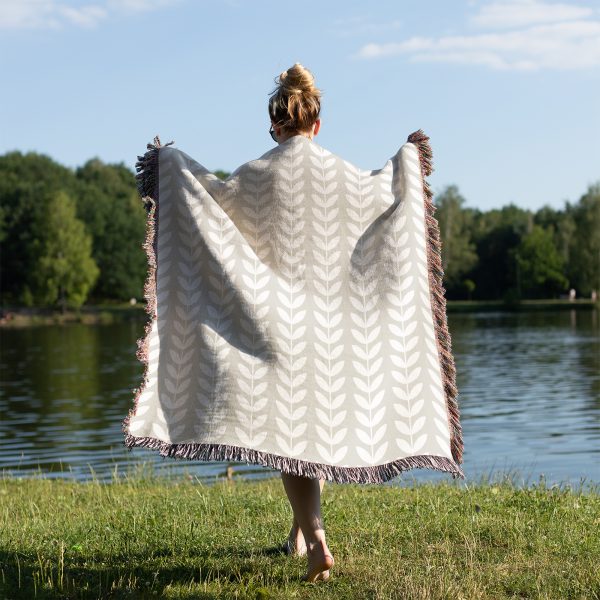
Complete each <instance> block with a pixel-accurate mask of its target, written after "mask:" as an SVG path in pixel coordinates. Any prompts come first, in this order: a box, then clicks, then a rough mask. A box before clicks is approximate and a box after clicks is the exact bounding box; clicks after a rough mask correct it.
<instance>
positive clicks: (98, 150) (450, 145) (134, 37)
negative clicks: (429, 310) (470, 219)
mask: <svg viewBox="0 0 600 600" xmlns="http://www.w3.org/2000/svg"><path fill="white" fill-rule="evenodd" d="M295 62H300V63H301V64H303V65H304V66H305V67H307V68H308V69H310V70H311V71H312V72H313V74H314V75H315V83H316V85H317V87H319V88H320V89H321V91H322V94H323V96H322V109H321V120H322V124H321V131H320V132H319V134H318V136H317V137H316V138H315V141H316V142H318V143H319V144H320V145H321V146H323V147H325V148H327V149H328V150H330V151H331V152H334V153H336V154H338V155H340V156H342V157H343V158H344V159H346V160H348V161H350V162H352V163H354V164H355V165H357V166H359V167H361V168H363V169H378V168H381V167H382V166H383V165H384V164H385V162H386V161H387V160H388V159H389V158H390V157H391V156H393V155H394V154H395V153H396V152H397V150H398V149H399V148H400V147H401V146H402V145H403V144H404V143H406V140H407V137H408V135H409V134H410V133H412V132H414V131H416V130H418V129H422V130H423V131H424V132H425V133H426V134H427V135H428V136H429V138H430V145H431V148H432V152H433V166H434V171H433V173H432V174H431V175H430V176H429V178H428V181H429V184H430V185H431V188H432V191H433V192H434V194H438V193H441V192H442V191H443V190H444V189H445V188H446V186H448V185H455V186H457V187H458V190H459V193H460V194H461V195H462V196H463V197H464V198H465V204H464V206H465V207H473V208H478V209H481V210H489V209H491V208H501V207H502V206H506V205H507V204H509V203H514V204H517V205H518V206H521V207H523V208H529V209H532V210H537V209H538V208H540V207H541V206H543V205H549V206H551V207H553V208H556V209H561V208H564V203H565V202H566V201H569V202H571V203H574V202H577V201H578V200H579V198H580V197H581V195H582V194H584V193H585V192H586V190H587V189H588V187H589V185H591V184H593V183H597V182H600V3H599V2H598V1H597V0H578V1H562V2H558V1H552V0H491V1H485V0H381V1H377V0H373V1H371V2H368V3H367V2H365V1H362V2H358V1H354V0H344V1H341V0H329V1H323V0H321V1H319V2H317V1H314V0H304V1H303V2H302V3H299V2H281V1H280V2H274V1H271V0H253V1H250V0H90V1H80V2H76V1H67V0H0V75H1V79H0V86H1V87H0V154H4V153H5V152H8V151H12V150H19V151H21V152H28V151H35V152H39V153H43V154H46V155H48V156H50V157H52V158H53V159H54V160H56V161H58V162H59V163H61V164H63V165H66V166H69V167H72V168H75V167H77V166H80V165H83V164H84V163H85V162H86V161H87V160H89V159H90V158H94V157H97V158H100V159H101V160H103V161H104V162H106V163H120V162H123V163H124V164H125V165H127V166H128V167H130V168H131V169H132V170H133V169H134V165H135V161H136V158H137V156H138V155H140V154H143V153H144V152H145V150H146V144H147V143H148V142H151V141H152V140H153V138H154V136H155V135H159V136H160V139H161V142H162V143H163V144H164V143H166V142H169V141H171V140H173V141H174V142H175V146H176V147H178V148H179V149H181V150H183V151H184V152H186V153H187V154H189V155H190V156H192V157H193V158H194V159H195V160H197V161H198V162H199V163H201V164H202V165H204V166H205V167H207V168H208V169H211V170H216V169H223V170H226V171H233V170H234V169H235V168H237V167H238V166H239V165H241V164H243V163H245V162H247V161H249V160H253V159H255V158H258V157H259V156H261V155H262V154H263V153H265V152H266V151H267V150H269V149H270V148H272V147H273V144H274V142H273V141H272V140H271V138H270V136H269V134H268V129H269V125H270V122H269V118H268V112H267V102H268V98H269V93H270V92H271V91H272V90H273V88H274V87H275V78H276V77H277V75H279V73H281V72H282V71H284V70H286V69H287V68H288V67H290V66H292V65H293V64H294V63H295Z"/></svg>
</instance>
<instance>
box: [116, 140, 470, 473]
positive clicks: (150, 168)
mask: <svg viewBox="0 0 600 600" xmlns="http://www.w3.org/2000/svg"><path fill="white" fill-rule="evenodd" d="M172 143H173V142H169V143H168V144H165V146H168V145H170V144H172ZM161 147H162V146H161V143H160V139H159V137H158V136H156V137H155V138H154V143H153V144H148V145H147V148H148V151H147V152H146V153H145V154H144V156H138V162H137V163H136V169H137V170H138V171H139V174H138V175H136V179H137V180H138V182H137V187H138V191H139V193H140V196H141V198H142V201H143V202H144V206H145V207H146V210H147V213H148V218H147V221H146V240H145V242H144V245H143V246H144V248H145V250H146V256H147V259H148V275H147V278H146V282H145V284H144V298H145V299H146V312H147V313H148V314H149V315H151V319H150V320H149V321H148V322H147V323H146V325H145V330H144V336H143V337H142V338H140V339H139V340H138V341H137V345H138V350H137V352H136V357H137V358H138V359H139V360H140V361H141V362H142V363H144V365H145V369H144V376H143V382H142V385H141V386H140V387H139V388H137V389H134V390H133V392H134V394H135V398H134V407H133V408H132V409H131V410H130V411H129V414H128V415H127V417H125V419H124V420H123V433H124V434H125V446H126V447H127V448H128V449H129V450H130V451H131V450H132V449H133V448H134V447H143V448H149V449H151V450H158V451H159V452H160V454H161V456H163V458H166V457H170V458H184V459H188V460H198V461H217V462H221V461H233V462H246V463H248V464H258V465H262V466H265V467H270V468H272V469H277V470H279V471H282V472H284V473H291V474H293V475H300V476H303V477H309V478H319V479H326V480H327V481H333V482H336V483H384V482H386V481H389V480H390V479H393V478H394V477H396V476H397V475H399V474H400V473H401V472H403V471H406V470H408V469H414V468H429V469H436V470H438V471H445V472H448V473H451V474H452V477H453V478H454V479H456V478H458V477H461V478H463V479H464V478H465V476H464V474H463V472H462V470H461V468H460V467H459V466H458V464H457V463H456V462H455V461H454V460H452V459H451V458H447V457H445V456H428V455H419V456H408V457H406V458H399V459H397V460H394V461H392V462H389V463H385V464H383V465H374V466H372V467H339V466H335V465H326V464H321V463H315V462H309V461H305V460H301V459H297V458H290V457H284V456H280V455H277V454H271V453H269V452H261V451H259V450H254V449H252V448H242V447H239V446H230V445H227V444H210V443H194V442H189V443H182V444H172V443H169V442H163V441H162V440H159V439H157V438H153V437H136V436H134V435H132V434H131V433H129V422H130V419H131V417H133V416H134V415H135V413H136V410H137V405H138V401H139V397H140V395H141V394H142V392H143V390H144V387H145V385H146V381H147V374H148V337H149V334H150V330H151V329H152V324H153V322H154V321H155V320H156V318H157V313H156V268H157V262H156V256H157V247H156V237H157V236H156V232H158V212H157V209H158V181H159V179H158V178H159V174H158V164H159V163H158V153H159V149H160V148H161Z"/></svg>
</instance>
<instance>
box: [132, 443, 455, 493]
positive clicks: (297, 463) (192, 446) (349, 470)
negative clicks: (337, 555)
mask: <svg viewBox="0 0 600 600" xmlns="http://www.w3.org/2000/svg"><path fill="white" fill-rule="evenodd" d="M125 444H126V445H127V446H128V447H129V449H131V448H132V447H134V446H140V447H144V448H150V449H152V450H158V451H159V453H160V454H161V456H163V457H164V458H167V457H169V458H185V459H188V460H200V461H219V462H220V461H233V462H245V463H247V464H259V465H263V466H265V467H270V468H272V469H277V470H278V471H283V472H284V473H291V474H292V475H300V476H302V477H309V478H311V479H314V478H319V479H326V480H327V481H333V482H335V483H384V482H386V481H389V480H390V479H393V478H394V477H397V476H398V475H399V474H400V473H402V472H403V471H407V470H408V469H415V468H421V469H424V468H427V469H437V470H438V471H445V472H448V473H452V475H453V478H454V479H456V478H457V476H459V475H460V476H461V477H463V478H464V475H463V474H462V471H461V469H460V467H458V466H457V465H456V463H455V461H453V460H452V459H451V458H448V457H446V456H429V455H425V454H422V455H418V456H407V457H406V458H399V459H398V460H394V461H392V462H389V463H386V464H383V465H374V466H372V467H339V466H336V465H326V464H321V463H315V462H310V461H306V460H302V459H299V458H291V457H285V456H280V455H278V454H271V453H270V452H262V451H260V450H254V449H252V448H241V447H239V446H230V445H228V444H208V443H193V442H189V443H182V444H171V443H169V442H163V441H161V440H158V439H156V438H153V437H135V436H133V435H127V436H126V439H125Z"/></svg>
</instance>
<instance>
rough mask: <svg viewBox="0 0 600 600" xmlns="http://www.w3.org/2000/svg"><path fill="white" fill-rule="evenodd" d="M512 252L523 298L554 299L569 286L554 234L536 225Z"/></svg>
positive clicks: (519, 289)
mask: <svg viewBox="0 0 600 600" xmlns="http://www.w3.org/2000/svg"><path fill="white" fill-rule="evenodd" d="M512 253H513V254H514V257H515V259H516V262H517V265H518V268H519V270H518V291H519V293H520V295H522V296H526V297H529V298H534V297H548V296H551V297H553V296H554V295H555V294H556V292H560V291H564V290H565V288H566V287H567V286H568V285H569V281H568V280H567V278H566V277H565V276H564V274H563V269H564V262H563V259H562V257H561V255H560V254H559V253H558V250H557V249H556V246H555V245H554V240H553V236H552V232H551V231H548V230H546V229H544V228H543V227H541V226H540V225H534V226H533V227H532V229H531V231H530V232H529V233H527V234H526V235H525V236H524V237H523V239H522V240H521V242H520V244H519V245H518V246H517V248H515V249H514V250H512Z"/></svg>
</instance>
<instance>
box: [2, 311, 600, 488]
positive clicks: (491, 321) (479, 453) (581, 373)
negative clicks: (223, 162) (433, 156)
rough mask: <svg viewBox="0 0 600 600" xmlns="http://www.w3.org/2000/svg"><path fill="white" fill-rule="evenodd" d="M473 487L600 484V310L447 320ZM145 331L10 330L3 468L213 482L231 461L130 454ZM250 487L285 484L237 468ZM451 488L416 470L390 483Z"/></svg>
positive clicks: (121, 327) (139, 326) (136, 325)
mask: <svg viewBox="0 0 600 600" xmlns="http://www.w3.org/2000/svg"><path fill="white" fill-rule="evenodd" d="M449 329H450V333H451V335H452V348H453V352H454V356H455V360H456V368H457V385H458V389H459V397H458V402H459V407H460V411H461V422H462V426H463V437H464V441H465V452H464V460H465V462H464V465H463V469H464V472H465V474H466V476H467V480H466V482H468V481H469V480H474V479H477V478H478V477H479V476H481V475H483V474H486V475H493V474H494V472H496V471H497V470H501V471H507V470H516V471H518V472H519V473H520V476H521V478H522V480H523V483H526V482H527V481H530V482H533V481H537V480H538V478H539V476H540V474H541V473H543V474H544V476H545V478H546V480H547V481H548V482H552V483H570V484H572V485H577V484H578V483H580V481H581V480H582V479H584V480H587V481H596V482H600V466H599V464H600V463H599V460H600V335H599V319H598V311H596V310H578V311H576V310H571V311H552V312H550V311H547V312H546V311H544V312H529V313H503V312H497V313H489V312H486V313H450V314H449ZM142 333H143V323H142V322H141V321H138V322H135V321H131V322H127V323H121V324H116V325H98V326H89V325H80V324H73V325H66V326H43V327H29V328H22V329H5V330H3V331H2V353H1V357H0V381H1V385H0V414H1V420H0V436H1V438H0V468H2V469H4V470H5V471H6V472H7V473H8V474H11V475H19V476H26V475H32V474H33V473H36V472H38V473H39V472H41V473H43V474H44V476H47V477H73V478H77V479H80V480H87V479H90V478H91V477H93V476H95V477H98V478H99V479H101V480H108V479H110V478H111V477H113V476H115V474H126V473H127V472H132V471H133V470H134V469H136V468H139V466H140V464H141V463H142V462H144V461H149V464H150V465H151V466H152V467H153V471H154V472H159V473H161V474H169V475H173V476H177V475H179V474H181V473H182V472H188V473H189V474H190V475H193V476H197V477H199V478H200V479H203V480H206V481H209V480H211V479H213V478H214V476H215V475H217V474H222V473H223V472H224V471H225V467H226V464H225V463H205V462H200V461H188V460H175V459H165V458H163V457H161V456H160V455H159V454H158V453H157V452H153V451H150V450H147V449H143V448H136V449H134V450H133V451H132V452H129V451H128V450H127V449H126V448H125V446H124V445H123V435H122V432H121V423H122V420H123V418H124V417H125V415H126V414H127V412H128V410H129V408H130V407H131V406H132V402H133V393H134V389H135V388H136V387H137V386H138V385H139V384H140V381H141V376H142V372H143V365H142V364H141V363H140V362H139V361H138V360H137V359H136V358H135V349H136V340H137V339H138V338H139V337H140V336H141V335H142ZM234 467H235V470H236V471H238V472H241V473H243V474H244V475H245V476H248V477H269V476H273V475H277V474H278V473H277V471H273V470H271V469H268V468H266V467H260V466H257V465H245V464H242V463H234ZM443 478H445V479H451V478H450V477H449V475H447V474H443V473H439V472H436V471H431V470H426V469H417V470H413V471H408V472H406V473H405V474H404V475H403V476H402V477H400V478H396V479H395V480H394V481H392V482H390V484H391V485H396V484H398V483H400V484H403V483H407V484H411V483H415V482H418V481H424V480H438V479H443Z"/></svg>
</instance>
